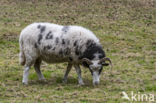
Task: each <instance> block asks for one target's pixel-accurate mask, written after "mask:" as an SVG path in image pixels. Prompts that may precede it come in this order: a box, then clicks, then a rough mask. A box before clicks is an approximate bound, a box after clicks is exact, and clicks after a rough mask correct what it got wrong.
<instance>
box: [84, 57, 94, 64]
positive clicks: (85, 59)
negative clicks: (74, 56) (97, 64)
mask: <svg viewBox="0 0 156 103" xmlns="http://www.w3.org/2000/svg"><path fill="white" fill-rule="evenodd" d="M82 62H87V64H88V65H90V64H93V63H92V62H91V61H90V60H89V59H87V58H83V59H82Z"/></svg>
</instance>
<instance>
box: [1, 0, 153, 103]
mask: <svg viewBox="0 0 156 103" xmlns="http://www.w3.org/2000/svg"><path fill="white" fill-rule="evenodd" d="M41 21H42V22H51V23H56V24H62V25H80V26H83V27H86V28H88V29H90V30H92V31H93V32H94V33H95V35H96V36H97V37H98V38H99V39H100V42H101V44H102V46H103V48H104V50H105V52H106V55H107V57H109V58H111V60H112V62H113V70H112V71H111V70H110V69H109V67H106V68H104V70H103V72H102V74H101V81H100V85H99V86H98V87H94V86H92V77H91V74H90V72H89V70H88V69H87V68H84V67H81V68H82V76H83V79H84V82H85V84H86V85H85V86H78V83H77V75H76V72H75V70H74V68H73V70H72V71H71V73H70V75H69V81H68V83H67V84H63V83H62V78H63V74H64V72H65V69H66V66H67V63H63V64H46V63H42V69H41V70H42V72H43V74H44V76H45V78H46V80H47V81H46V82H40V81H38V78H37V75H36V73H35V71H34V68H31V70H30V76H29V85H27V86H25V85H23V84H22V73H23V67H22V66H20V65H19V61H18V54H19V44H18V39H19V35H20V32H21V30H22V29H23V28H24V27H25V26H26V25H28V24H31V23H33V22H41ZM123 91H125V92H126V93H127V94H128V95H129V96H130V95H131V92H132V91H133V92H134V93H135V94H138V95H139V94H140V95H141V94H154V96H155V98H154V99H155V101H156V1H155V0H90V1H89V0H75V1H74V0H53V1H52V0H0V103H15V102H16V103H21V102H23V103H40V102H42V103H62V102H63V103H72V102H73V103H130V101H128V100H123V99H122V92H123ZM131 102H132V100H131ZM133 103H149V101H145V100H144V101H143V102H135V101H133ZM153 103H155V102H153Z"/></svg>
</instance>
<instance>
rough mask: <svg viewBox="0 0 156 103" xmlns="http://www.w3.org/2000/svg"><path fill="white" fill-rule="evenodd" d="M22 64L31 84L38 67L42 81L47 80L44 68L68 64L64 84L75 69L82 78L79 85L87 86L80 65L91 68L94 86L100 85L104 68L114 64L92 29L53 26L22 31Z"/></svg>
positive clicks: (40, 26)
mask: <svg viewBox="0 0 156 103" xmlns="http://www.w3.org/2000/svg"><path fill="white" fill-rule="evenodd" d="M19 44H20V64H21V65H25V68H24V73H23V80H22V82H23V83H24V84H28V75H29V69H30V67H31V66H32V65H34V68H35V71H36V73H37V75H38V77H39V80H44V79H45V78H44V76H43V75H42V73H41V71H40V64H41V62H42V60H43V61H45V62H47V63H62V62H68V66H67V70H66V72H65V75H64V79H63V81H64V82H67V76H68V73H69V72H70V70H71V68H72V66H74V67H75V69H76V72H77V74H78V82H79V84H80V85H83V84H84V83H83V80H82V78H81V69H80V66H79V65H80V64H82V65H83V66H85V67H88V68H89V70H90V72H91V74H92V76H93V84H94V85H97V84H99V78H100V73H101V71H102V68H103V66H107V65H109V64H108V63H106V62H105V61H109V62H110V64H111V61H110V59H109V58H106V57H105V52H104V51H103V49H102V46H101V45H100V43H99V39H98V38H97V37H96V36H95V35H94V34H93V33H92V32H91V31H89V30H88V29H85V28H83V27H80V26H62V25H56V24H50V23H33V24H30V25H29V26H27V27H26V28H25V29H23V30H22V32H21V34H20V39H19Z"/></svg>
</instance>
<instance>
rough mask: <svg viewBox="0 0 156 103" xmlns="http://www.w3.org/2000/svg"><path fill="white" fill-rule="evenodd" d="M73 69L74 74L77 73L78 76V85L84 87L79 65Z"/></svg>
mask: <svg viewBox="0 0 156 103" xmlns="http://www.w3.org/2000/svg"><path fill="white" fill-rule="evenodd" d="M74 67H75V69H76V72H77V75H78V82H79V85H84V82H83V80H82V77H81V69H80V66H79V65H75V66H74Z"/></svg>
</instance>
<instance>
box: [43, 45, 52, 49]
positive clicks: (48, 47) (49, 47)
mask: <svg viewBox="0 0 156 103" xmlns="http://www.w3.org/2000/svg"><path fill="white" fill-rule="evenodd" d="M51 48H52V46H51V45H47V46H45V47H44V50H47V49H51Z"/></svg>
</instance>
